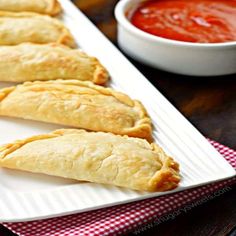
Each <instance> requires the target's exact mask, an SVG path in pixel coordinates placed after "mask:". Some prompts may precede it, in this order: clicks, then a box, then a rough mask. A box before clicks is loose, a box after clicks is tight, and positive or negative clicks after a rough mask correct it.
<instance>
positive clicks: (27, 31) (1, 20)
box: [0, 11, 75, 47]
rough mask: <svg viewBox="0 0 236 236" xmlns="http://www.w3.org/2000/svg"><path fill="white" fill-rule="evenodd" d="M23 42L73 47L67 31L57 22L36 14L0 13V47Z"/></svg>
mask: <svg viewBox="0 0 236 236" xmlns="http://www.w3.org/2000/svg"><path fill="white" fill-rule="evenodd" d="M23 42H31V43H40V44H42V43H51V42H57V43H61V44H65V45H68V46H71V47H73V46H75V42H74V39H73V37H72V35H71V34H70V32H69V30H68V29H67V28H66V27H65V26H64V24H63V23H61V22H60V21H59V20H57V19H54V18H52V17H50V16H46V15H40V14H37V13H30V12H29V13H27V12H22V13H15V12H3V11H0V45H16V44H20V43H23Z"/></svg>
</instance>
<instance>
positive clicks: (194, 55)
mask: <svg viewBox="0 0 236 236" xmlns="http://www.w3.org/2000/svg"><path fill="white" fill-rule="evenodd" d="M115 16H116V19H117V21H118V44H119V46H120V47H121V49H122V50H123V51H124V52H126V53H127V54H128V55H130V56H131V57H133V58H134V59H136V60H138V61H141V62H142V63H144V64H147V65H150V66H152V67H156V68H158V69H162V70H165V71H169V72H173V73H178V74H184V75H190V76H218V75H226V74H234V73H236V0H121V1H120V2H119V3H118V4H117V6H116V8H115Z"/></svg>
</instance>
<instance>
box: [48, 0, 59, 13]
mask: <svg viewBox="0 0 236 236" xmlns="http://www.w3.org/2000/svg"><path fill="white" fill-rule="evenodd" d="M61 12H62V8H61V4H60V3H59V2H58V0H52V1H51V4H50V6H49V7H48V9H47V11H46V13H47V14H49V15H51V16H56V15H58V14H60V13H61Z"/></svg>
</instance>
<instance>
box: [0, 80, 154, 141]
mask: <svg viewBox="0 0 236 236" xmlns="http://www.w3.org/2000/svg"><path fill="white" fill-rule="evenodd" d="M0 115H3V116H12V117H20V118H24V119H32V120H38V121H45V122H51V123H57V124H62V125H68V126H74V127H78V128H83V129H88V130H93V131H104V132H112V133H115V134H122V135H124V134H126V135H129V136H134V137H141V138H146V139H148V140H150V139H151V122H150V118H149V117H148V115H147V113H146V111H145V108H144V107H143V105H142V104H141V103H140V102H139V101H136V100H132V99H131V98H129V97H128V96H127V95H125V94H123V93H119V92H116V91H114V90H112V89H110V88H104V87H102V86H98V85H94V84H93V83H91V82H83V81H79V80H50V81H35V82H25V83H24V84H20V85H17V86H14V87H9V88H4V89H2V90H0Z"/></svg>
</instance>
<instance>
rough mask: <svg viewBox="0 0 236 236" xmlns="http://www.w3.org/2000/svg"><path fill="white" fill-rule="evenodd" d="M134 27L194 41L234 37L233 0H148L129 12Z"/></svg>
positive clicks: (235, 14) (235, 10) (235, 4)
mask: <svg viewBox="0 0 236 236" xmlns="http://www.w3.org/2000/svg"><path fill="white" fill-rule="evenodd" d="M131 23H132V24H133V25H134V26H136V27H137V28H139V29H141V30H143V31H145V32H147V33H150V34H153V35H156V36H159V37H163V38H167V39H174V40H178V41H185V42H194V43H220V42H229V41H236V0H156V1H154V0H152V1H147V2H144V3H143V4H142V5H141V6H140V7H139V8H138V9H137V10H136V11H135V12H134V14H133V15H132V17H131Z"/></svg>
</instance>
